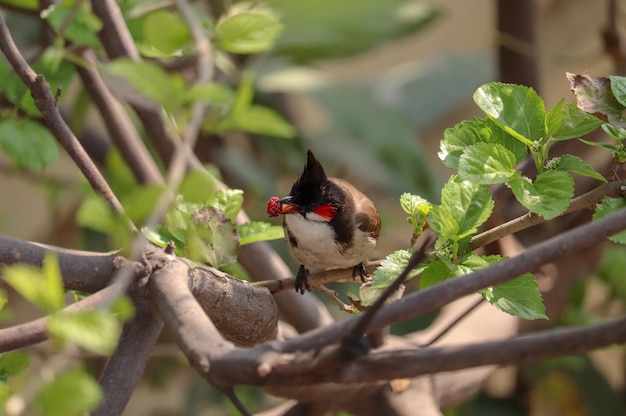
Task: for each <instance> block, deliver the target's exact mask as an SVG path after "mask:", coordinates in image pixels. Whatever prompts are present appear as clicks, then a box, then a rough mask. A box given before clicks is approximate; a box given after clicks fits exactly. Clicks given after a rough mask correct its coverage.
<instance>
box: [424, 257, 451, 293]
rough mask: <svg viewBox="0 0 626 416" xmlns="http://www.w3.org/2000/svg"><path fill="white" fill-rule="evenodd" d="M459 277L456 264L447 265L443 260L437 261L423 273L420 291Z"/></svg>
mask: <svg viewBox="0 0 626 416" xmlns="http://www.w3.org/2000/svg"><path fill="white" fill-rule="evenodd" d="M457 275H458V270H457V266H456V264H454V263H446V262H444V261H442V260H436V261H433V262H432V263H430V264H429V265H428V266H426V268H425V269H424V271H423V272H422V277H421V278H420V289H426V288H427V287H430V286H433V285H436V284H437V283H441V282H443V281H444V280H448V279H451V278H453V277H456V276H457Z"/></svg>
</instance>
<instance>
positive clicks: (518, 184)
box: [509, 170, 574, 220]
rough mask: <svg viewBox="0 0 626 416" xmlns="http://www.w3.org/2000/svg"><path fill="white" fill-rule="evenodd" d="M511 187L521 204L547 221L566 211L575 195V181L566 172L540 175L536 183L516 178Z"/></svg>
mask: <svg viewBox="0 0 626 416" xmlns="http://www.w3.org/2000/svg"><path fill="white" fill-rule="evenodd" d="M509 186H510V187H511V190H512V191H513V195H515V198H516V199H517V200H518V201H519V202H520V204H522V205H523V206H525V207H526V208H528V210H529V211H531V212H534V213H536V214H539V215H541V216H543V217H544V218H545V219H546V220H549V219H552V218H554V217H556V216H558V215H559V214H561V213H562V212H563V211H565V209H567V207H568V206H569V203H570V201H571V199H572V196H573V195H574V180H573V179H572V178H571V177H570V176H569V175H568V174H567V173H565V172H559V171H553V170H551V171H546V172H543V173H540V174H539V175H538V176H537V179H535V182H534V183H532V182H531V181H530V179H528V178H525V177H523V176H521V175H519V176H516V177H514V178H513V179H512V180H511V181H510V182H509Z"/></svg>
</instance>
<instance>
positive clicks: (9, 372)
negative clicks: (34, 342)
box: [0, 351, 30, 381]
mask: <svg viewBox="0 0 626 416" xmlns="http://www.w3.org/2000/svg"><path fill="white" fill-rule="evenodd" d="M29 365H30V356H29V355H28V354H25V353H23V352H21V351H9V352H5V353H4V354H2V355H0V379H1V381H6V379H7V378H8V377H12V376H16V375H18V374H20V373H21V372H23V371H24V370H26V369H27V368H28V366H29Z"/></svg>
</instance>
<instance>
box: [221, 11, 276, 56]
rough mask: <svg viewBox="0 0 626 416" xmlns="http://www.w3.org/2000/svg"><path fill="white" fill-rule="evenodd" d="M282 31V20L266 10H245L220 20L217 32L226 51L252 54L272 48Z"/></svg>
mask: <svg viewBox="0 0 626 416" xmlns="http://www.w3.org/2000/svg"><path fill="white" fill-rule="evenodd" d="M281 31H282V25H281V24H280V21H279V20H278V19H277V18H276V17H275V16H273V15H272V14H271V13H269V12H266V11H245V12H242V13H237V14H235V15H232V16H227V17H226V18H224V19H222V20H220V21H219V23H218V24H217V26H216V27H215V34H216V35H217V38H218V44H219V46H220V47H221V48H222V49H223V50H225V51H226V52H232V53H241V54H251V53H258V52H264V51H267V50H269V49H271V48H272V47H273V46H274V43H275V42H276V39H277V38H278V36H279V35H280V32H281Z"/></svg>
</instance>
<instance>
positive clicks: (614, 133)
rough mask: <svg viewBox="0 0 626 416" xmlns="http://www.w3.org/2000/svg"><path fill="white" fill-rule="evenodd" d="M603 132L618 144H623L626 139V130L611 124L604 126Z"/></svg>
mask: <svg viewBox="0 0 626 416" xmlns="http://www.w3.org/2000/svg"><path fill="white" fill-rule="evenodd" d="M602 130H604V132H605V133H606V134H608V135H609V136H611V137H612V138H614V139H615V140H617V141H618V142H622V141H623V140H624V139H626V129H625V128H621V127H616V126H614V125H612V124H609V123H604V124H602Z"/></svg>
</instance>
